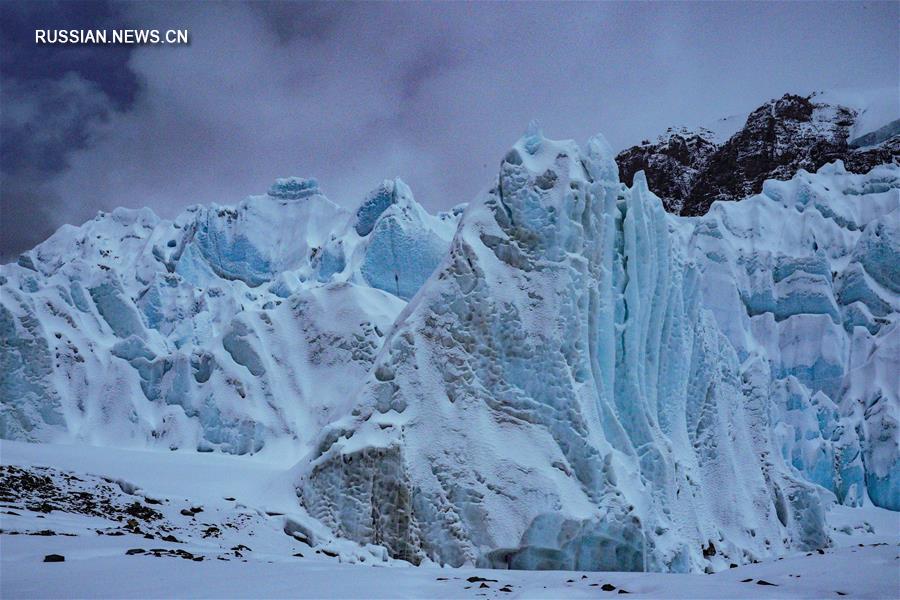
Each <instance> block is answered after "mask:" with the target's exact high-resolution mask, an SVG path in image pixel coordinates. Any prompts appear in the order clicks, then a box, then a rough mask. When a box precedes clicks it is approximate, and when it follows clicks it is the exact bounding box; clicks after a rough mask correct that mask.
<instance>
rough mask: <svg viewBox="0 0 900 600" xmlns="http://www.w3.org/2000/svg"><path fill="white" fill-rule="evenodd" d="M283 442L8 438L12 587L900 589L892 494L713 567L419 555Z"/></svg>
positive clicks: (825, 594)
mask: <svg viewBox="0 0 900 600" xmlns="http://www.w3.org/2000/svg"><path fill="white" fill-rule="evenodd" d="M272 456H274V455H270V456H268V457H259V456H256V457H242V456H228V455H221V454H200V453H193V452H153V451H138V450H117V449H110V448H98V447H89V446H61V445H51V444H26V443H20V442H10V441H2V442H0V458H2V480H0V497H2V498H0V529H2V535H0V596H2V597H3V598H53V597H79V598H82V597H103V598H152V597H173V596H177V597H214V598H225V597H266V598H270V597H303V598H321V597H339V598H467V597H489V598H490V597H509V598H561V597H565V598H582V597H585V598H587V597H590V598H598V597H599V598H603V597H612V596H614V595H615V596H618V595H620V594H624V592H628V593H629V594H630V595H631V596H630V597H635V598H639V597H655V598H661V597H664V598H838V597H841V596H842V595H846V596H847V597H851V598H897V597H898V596H900V514H898V513H895V512H890V511H885V510H883V509H878V508H874V507H864V508H850V507H845V506H833V507H832V508H831V509H830V511H829V513H828V523H829V526H830V528H831V529H832V531H831V536H832V538H833V540H834V542H835V545H834V547H832V548H829V549H826V550H824V551H823V553H818V552H812V553H800V554H797V555H791V556H786V557H784V558H781V559H777V560H774V561H769V562H760V563H757V564H749V565H744V566H739V567H735V568H731V569H726V570H724V571H722V572H719V573H715V574H711V575H675V574H662V573H599V572H587V573H582V572H569V571H500V570H485V569H473V568H460V569H449V568H440V567H437V566H421V567H411V566H409V565H408V564H406V563H403V562H400V561H393V560H390V559H387V558H386V557H384V556H383V554H379V550H378V549H377V548H375V547H368V548H364V547H361V546H358V545H356V544H352V543H350V542H347V541H342V540H336V539H333V538H331V537H330V535H329V534H328V532H325V531H322V530H321V529H317V527H316V526H315V525H314V521H312V520H310V519H309V518H308V516H307V515H306V514H305V513H303V511H302V509H300V507H299V506H298V503H297V498H296V495H295V493H294V490H293V489H292V487H291V485H290V483H289V482H290V479H289V478H286V477H284V473H285V470H286V469H287V468H289V466H290V463H291V461H290V460H289V461H281V462H278V461H277V460H275V459H273V458H272ZM42 503H43V504H44V505H43V506H42ZM49 532H52V533H53V534H52V535H51V534H50V533H49ZM148 536H149V537H148ZM169 536H172V537H169ZM167 537H168V538H169V540H172V539H175V540H176V541H165V539H164V538H167ZM129 550H131V551H132V553H131V554H128V551H129ZM138 550H140V552H138ZM50 554H58V555H61V556H63V557H65V560H64V562H44V560H45V556H47V555H50ZM761 582H765V583H761ZM769 584H772V585H769Z"/></svg>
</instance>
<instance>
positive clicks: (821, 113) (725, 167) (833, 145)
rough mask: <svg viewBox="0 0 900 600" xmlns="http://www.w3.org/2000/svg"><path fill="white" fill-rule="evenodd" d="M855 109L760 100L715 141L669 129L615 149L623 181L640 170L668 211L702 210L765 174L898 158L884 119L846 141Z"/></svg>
mask: <svg viewBox="0 0 900 600" xmlns="http://www.w3.org/2000/svg"><path fill="white" fill-rule="evenodd" d="M858 116H859V113H858V111H857V110H855V109H853V108H848V107H845V106H839V105H834V104H827V103H824V102H818V101H817V100H816V96H815V95H812V96H796V95H792V94H785V95H784V96H783V97H781V98H779V99H777V100H771V101H769V102H767V103H766V104H764V105H762V106H760V107H759V108H757V109H756V110H754V111H753V112H752V113H750V116H748V117H747V122H746V123H745V125H744V127H743V128H742V129H741V130H740V131H738V132H737V133H735V134H734V135H733V136H731V137H730V138H729V139H728V140H727V141H724V142H722V143H717V140H716V139H715V136H714V135H713V134H712V132H710V131H708V130H704V129H700V130H697V131H689V130H684V129H681V130H669V131H668V132H666V134H665V135H664V136H661V137H660V138H659V139H658V140H657V141H656V142H655V143H651V142H649V141H645V142H643V143H641V144H640V145H638V146H633V147H631V148H628V149H627V150H624V151H623V152H621V153H619V155H618V156H617V157H616V162H617V163H618V165H619V170H620V173H621V175H622V179H623V181H624V182H625V183H627V184H629V185H630V184H631V183H632V179H633V178H634V174H635V173H636V172H638V171H641V170H643V171H644V172H645V173H646V175H647V180H648V183H649V185H650V189H652V190H654V191H655V192H656V193H657V194H658V195H659V196H660V198H661V199H662V201H663V206H664V207H665V208H666V210H668V211H669V212H672V213H675V214H681V215H688V216H694V215H703V214H706V212H707V211H708V210H709V207H710V205H712V203H713V202H715V201H717V200H737V199H740V198H746V197H748V196H751V195H753V194H757V193H759V192H761V191H762V184H763V182H764V181H765V180H766V179H780V180H787V179H790V178H791V177H793V176H794V174H795V173H796V172H797V171H798V170H800V169H805V170H807V171H811V172H814V171H816V170H818V169H819V168H820V167H821V166H823V165H825V164H827V163H830V162H832V161H835V160H838V159H840V160H843V161H844V165H845V167H846V168H847V170H848V171H850V172H851V173H866V172H868V171H869V170H870V169H871V168H872V167H875V166H876V165H880V164H885V163H890V162H897V161H898V159H900V132H898V131H897V127H896V126H895V125H893V124H889V125H887V126H885V127H882V128H881V129H879V130H877V131H876V132H871V134H867V135H862V136H859V137H857V138H855V139H853V140H852V141H851V140H850V139H849V138H850V134H851V131H852V129H853V126H854V124H855V123H856V120H857V118H858Z"/></svg>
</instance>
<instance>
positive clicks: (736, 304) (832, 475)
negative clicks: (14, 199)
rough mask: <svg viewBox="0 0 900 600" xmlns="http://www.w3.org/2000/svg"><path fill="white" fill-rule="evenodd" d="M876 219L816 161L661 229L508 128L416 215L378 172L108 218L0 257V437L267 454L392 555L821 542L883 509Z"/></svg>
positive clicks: (721, 551) (891, 248) (896, 183)
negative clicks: (498, 148)
mask: <svg viewBox="0 0 900 600" xmlns="http://www.w3.org/2000/svg"><path fill="white" fill-rule="evenodd" d="M788 104H790V103H788ZM801 104H802V103H801ZM785 106H787V105H785ZM804 106H805V105H804ZM782 108H784V106H782ZM788 108H789V106H788ZM801 108H802V107H801ZM679 147H680V146H679V145H678V144H676V145H674V146H672V148H673V150H676V151H677V150H678V149H679ZM676 183H677V182H676ZM898 205H900V167H898V166H897V165H896V164H891V165H883V166H879V167H876V168H874V169H871V170H869V171H868V172H867V173H866V174H853V173H848V172H847V170H846V169H845V168H844V166H843V164H842V163H840V162H834V163H830V164H827V165H825V166H823V167H822V168H821V169H819V171H818V172H816V173H808V172H806V171H802V170H801V171H800V172H798V173H797V174H796V176H794V177H792V178H791V179H789V180H786V181H767V182H766V183H764V184H763V185H762V193H761V194H757V195H756V196H752V197H750V198H747V199H744V200H743V201H742V202H739V203H737V202H716V203H714V204H713V205H712V207H711V209H710V211H709V212H708V214H706V215H705V216H703V217H676V216H672V215H669V214H667V213H666V212H665V211H664V210H663V207H662V205H661V203H660V200H659V199H658V198H657V197H656V196H655V195H654V194H653V193H652V192H651V191H650V190H649V189H648V185H647V182H646V178H645V177H644V176H643V174H642V173H636V174H635V175H634V179H633V185H631V186H630V187H629V186H626V185H624V184H623V182H622V181H621V180H620V179H619V175H618V169H617V166H616V163H615V162H614V159H613V155H612V152H611V151H610V149H609V147H608V145H607V144H606V143H605V141H604V140H603V139H602V138H601V137H596V138H593V139H591V140H590V141H589V142H588V143H587V145H586V146H585V147H584V148H579V146H578V145H577V144H576V143H574V142H571V141H564V142H558V141H552V140H548V139H546V138H545V137H544V136H543V135H542V134H541V132H540V131H539V129H538V128H537V127H536V126H532V127H529V130H528V132H527V133H526V135H525V136H524V137H523V138H522V139H521V140H520V141H519V142H518V143H517V144H516V145H515V146H514V147H513V148H511V149H510V150H509V152H508V153H507V154H506V155H505V157H504V159H503V161H502V163H501V165H500V173H499V176H498V178H497V180H496V181H495V182H494V184H493V185H492V186H491V187H490V188H489V189H488V190H486V191H485V192H484V193H483V194H481V195H480V196H478V197H477V198H476V199H475V200H474V201H473V202H472V203H471V205H469V206H468V207H464V206H459V207H456V208H454V209H453V210H451V211H449V212H447V213H441V214H438V215H432V214H429V213H428V212H427V211H425V210H424V209H423V208H422V207H421V206H420V205H419V204H418V203H417V202H416V200H415V199H414V198H413V195H412V192H411V191H410V189H409V187H408V186H406V185H405V184H404V183H403V182H402V181H401V180H399V179H393V180H385V181H384V182H382V183H381V184H379V185H378V186H377V187H375V189H374V190H373V191H372V192H371V193H370V194H368V195H367V196H366V198H364V199H363V200H362V202H361V204H360V205H359V206H358V208H355V209H353V210H347V209H345V208H342V207H341V206H338V205H337V204H335V203H333V202H331V201H330V200H328V199H327V198H326V197H325V196H324V194H323V193H322V192H321V190H320V189H319V187H318V185H317V184H316V183H315V181H314V180H310V179H302V178H287V179H283V180H278V181H276V182H275V184H273V186H272V187H271V188H270V190H269V192H268V193H267V194H264V195H260V196H253V197H250V198H247V199H246V200H245V201H243V202H241V203H239V204H237V205H236V206H219V205H209V206H195V207H191V208H189V209H187V210H186V211H185V212H184V213H182V214H181V215H179V216H178V217H177V218H176V219H175V220H174V221H168V220H162V219H159V218H157V217H156V215H154V214H153V213H152V211H150V210H147V209H143V210H128V209H116V210H115V211H113V212H111V213H101V214H100V215H98V217H97V218H96V219H94V220H92V221H89V222H88V223H85V224H84V225H82V226H81V227H71V226H66V227H63V228H61V229H60V230H59V231H58V232H57V233H56V234H54V235H53V236H52V237H51V238H50V239H48V240H47V241H46V242H45V243H43V244H41V245H39V246H37V247H36V248H34V249H33V250H31V251H29V252H27V253H25V254H23V255H22V256H21V257H20V258H19V260H18V261H17V262H16V263H15V264H9V265H3V266H2V267H0V400H2V404H0V437H3V438H6V439H16V440H29V441H42V442H46V441H59V442H73V441H75V442H87V443H90V444H95V445H100V446H115V447H126V446H129V447H138V448H150V449H179V450H189V451H203V452H207V451H215V452H224V453H236V454H247V453H256V452H263V453H265V452H273V453H277V454H278V455H279V456H280V457H281V458H282V459H284V458H285V457H292V458H293V457H296V458H298V459H299V460H298V462H297V464H296V466H295V467H294V468H293V469H292V470H291V471H290V473H287V474H285V478H286V481H289V485H290V486H291V488H292V489H295V490H296V495H297V508H298V510H301V511H303V510H305V511H307V512H308V513H309V514H310V515H312V516H314V517H315V518H317V519H319V520H320V521H321V527H322V528H329V529H330V530H331V531H332V532H334V533H335V534H337V535H339V536H341V537H344V538H347V539H349V540H354V541H357V542H361V543H366V544H374V545H376V546H380V547H382V548H383V549H384V552H386V553H387V554H389V555H390V556H393V557H394V558H399V559H405V560H409V561H411V562H414V563H421V562H423V561H428V560H431V561H435V562H439V563H444V564H450V565H460V564H466V563H471V564H478V565H482V566H492V567H500V568H527V569H539V568H556V569H602V570H658V571H707V570H717V569H721V568H725V567H727V566H728V565H729V564H731V563H745V562H749V561H752V560H757V559H761V558H763V557H766V556H775V555H778V554H782V553H785V552H787V551H790V550H796V549H810V548H822V547H825V546H827V545H828V544H829V543H830V538H829V531H828V529H827V528H826V527H825V525H824V517H823V514H824V511H825V510H826V509H827V507H828V506H829V505H832V504H833V503H835V502H840V503H843V504H845V505H849V506H859V505H864V504H867V503H870V502H871V503H874V504H877V505H878V506H882V507H887V508H891V509H894V510H898V509H900V497H898V496H900V447H898V443H900V442H898V420H900V414H898V412H900V398H898V393H900V390H898V388H900V385H898V379H897V373H898V372H900V358H898V357H900V333H898V323H897V321H898V317H897V315H898V310H900V280H898V277H897V274H898V272H900V270H898V265H900V229H898V223H900V208H898ZM300 457H302V458H300ZM321 530H322V531H325V529H321Z"/></svg>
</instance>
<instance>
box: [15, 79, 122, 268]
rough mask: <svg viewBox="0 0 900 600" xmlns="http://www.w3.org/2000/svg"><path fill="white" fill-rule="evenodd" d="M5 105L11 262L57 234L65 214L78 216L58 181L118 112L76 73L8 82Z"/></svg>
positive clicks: (102, 94) (98, 91) (101, 93)
mask: <svg viewBox="0 0 900 600" xmlns="http://www.w3.org/2000/svg"><path fill="white" fill-rule="evenodd" d="M0 103H2V105H3V111H2V112H0V177H2V193H0V219H2V223H3V235H2V236H0V258H2V259H3V260H4V262H5V261H7V260H10V259H12V258H13V257H14V256H15V255H16V254H17V253H18V252H20V251H21V250H23V249H25V248H30V247H31V246H34V245H35V244H36V243H38V242H40V241H41V240H43V239H44V238H46V237H47V236H49V235H50V234H51V233H53V231H55V230H56V228H57V227H59V225H60V224H61V223H62V222H64V221H61V218H60V217H61V216H62V215H69V214H73V213H72V208H73V207H71V206H70V205H69V203H68V202H66V201H63V198H62V196H61V190H60V189H59V188H58V187H57V179H58V178H59V177H60V175H61V174H63V173H64V172H65V171H66V169H67V168H68V166H69V164H68V159H69V156H71V153H72V152H73V151H75V150H77V149H78V148H86V147H88V146H89V145H90V144H91V135H92V131H94V128H95V126H97V125H98V124H100V123H102V122H104V121H106V120H107V119H109V117H110V115H111V114H112V113H113V112H114V109H113V107H112V105H111V102H110V99H109V98H108V97H107V96H106V94H104V93H103V92H102V91H100V89H99V88H98V87H97V86H96V85H95V84H93V83H91V82H89V81H86V80H85V79H83V78H81V77H80V76H78V75H75V74H74V73H71V72H70V73H67V74H66V75H64V76H63V77H62V78H60V79H57V80H52V79H42V80H31V81H25V82H20V81H17V80H14V79H9V80H5V81H4V83H3V88H2V91H0ZM74 214H78V215H80V216H86V213H84V212H81V213H79V212H77V211H76V212H75V213H74ZM87 214H89V213H87Z"/></svg>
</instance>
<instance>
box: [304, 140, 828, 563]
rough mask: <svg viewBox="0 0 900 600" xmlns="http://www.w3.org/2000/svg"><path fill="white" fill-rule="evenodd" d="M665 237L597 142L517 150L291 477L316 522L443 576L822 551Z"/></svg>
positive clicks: (796, 480)
mask: <svg viewBox="0 0 900 600" xmlns="http://www.w3.org/2000/svg"><path fill="white" fill-rule="evenodd" d="M673 227H674V225H673V223H672V222H671V220H670V219H669V218H668V217H667V215H666V213H665V212H664V211H663V208H662V205H661V203H660V202H659V200H658V199H657V198H656V197H655V196H653V195H652V194H651V193H650V192H649V191H648V190H647V187H646V185H645V183H644V182H643V180H642V179H640V178H638V180H637V182H636V184H635V186H634V187H633V188H631V189H629V188H626V187H624V186H622V185H621V184H620V183H619V180H618V172H617V168H616V165H615V163H614V162H613V157H612V154H611V152H610V150H609V148H608V147H607V146H606V143H605V142H604V141H603V140H602V139H600V138H595V139H593V140H591V141H590V142H589V143H588V146H587V149H586V150H584V151H582V150H581V149H579V148H578V147H577V146H576V145H575V144H574V143H572V142H562V143H560V142H552V141H549V140H546V139H543V138H542V137H541V136H540V135H539V134H538V133H537V132H532V133H531V134H530V135H528V136H526V137H525V138H523V139H522V140H521V141H520V142H519V143H518V144H517V145H516V146H515V147H514V148H513V149H512V150H511V151H510V152H509V154H508V155H507V156H506V158H505V159H504V161H503V164H502V167H501V171H500V176H499V180H498V182H497V185H496V186H495V187H494V188H493V189H491V190H490V191H489V192H488V193H486V194H484V195H483V196H482V197H480V198H478V199H477V200H476V201H475V202H474V203H473V204H472V205H470V207H469V209H468V210H467V211H466V213H465V215H464V216H463V219H462V222H461V224H460V227H459V230H458V231H457V234H456V236H455V238H454V240H453V244H452V245H451V249H450V254H449V257H448V259H447V260H446V261H445V262H444V263H443V265H442V267H441V268H440V269H439V271H438V272H437V273H436V274H435V275H434V276H433V277H432V278H431V279H429V281H428V282H427V283H426V284H425V286H424V287H423V288H422V289H421V290H420V292H419V294H418V295H417V296H416V297H415V298H414V299H413V300H412V302H411V303H410V304H409V306H408V307H407V308H406V309H405V310H404V312H403V314H402V315H401V316H400V318H399V319H398V321H397V323H396V324H395V326H394V329H393V331H392V333H391V335H390V336H388V339H387V340H386V341H385V343H384V346H383V349H382V351H381V353H380V354H379V357H378V359H377V360H376V362H375V364H374V366H373V369H372V371H371V372H370V374H369V376H368V377H367V381H366V383H365V385H364V387H363V388H362V390H361V392H360V394H359V398H358V403H357V406H356V408H355V409H354V411H353V412H352V414H351V415H349V416H348V417H346V418H345V419H341V420H339V421H337V422H336V423H334V424H332V425H331V426H330V427H328V428H327V429H326V431H325V432H324V433H323V435H322V436H321V440H320V442H319V444H318V448H317V449H316V450H315V451H314V452H313V453H312V454H311V455H310V457H308V459H307V460H306V461H304V462H303V463H302V464H301V465H300V467H299V468H298V479H299V482H298V493H299V494H300V497H301V499H302V501H303V502H304V504H305V505H306V506H307V507H308V509H309V510H310V512H311V514H313V515H314V516H316V517H318V518H319V519H320V520H322V521H323V522H324V523H326V524H327V525H329V526H331V527H332V528H333V529H334V530H335V531H337V532H338V533H339V534H341V535H343V536H346V537H350V538H352V539H356V540H358V541H360V542H366V543H374V544H382V545H385V546H386V547H387V548H388V550H389V552H391V554H392V555H394V556H396V557H400V558H405V559H407V560H410V561H412V562H419V561H421V560H423V559H426V558H427V559H430V560H434V561H438V562H442V563H449V564H453V565H459V564H463V563H466V562H477V563H480V564H484V565H489V566H495V567H511V568H526V569H544V568H555V569H596V570H612V569H615V570H674V571H693V570H702V569H704V568H706V567H707V566H710V565H715V566H723V564H727V562H728V561H746V560H750V559H753V558H756V557H758V556H761V555H765V554H771V553H777V552H781V551H784V550H785V549H786V548H788V547H799V548H812V547H819V546H822V545H825V544H827V543H828V538H827V534H826V533H825V531H824V530H823V525H822V523H823V521H822V518H823V500H822V496H821V495H820V493H819V492H818V491H817V489H816V487H815V486H813V485H812V484H810V483H807V482H805V481H803V479H802V478H801V476H800V474H799V473H798V472H797V471H795V470H793V469H791V468H789V467H788V466H786V465H785V464H784V462H783V460H782V456H781V454H780V453H779V452H778V451H777V448H776V444H775V439H774V436H773V435H772V431H773V429H772V426H773V423H772V421H771V419H772V416H771V414H770V411H769V408H770V405H769V398H768V395H767V394H766V393H765V391H764V390H758V389H755V388H754V387H753V386H754V384H755V383H757V382H755V381H753V380H750V381H748V378H747V377H745V376H744V375H743V373H742V369H741V362H740V359H739V356H738V354H737V353H736V352H735V350H734V348H733V346H732V345H731V344H730V343H729V341H728V340H727V338H726V337H725V336H724V335H723V334H722V333H721V332H720V331H719V329H718V328H717V327H716V325H715V321H714V317H713V316H712V314H711V313H709V312H708V311H707V310H705V309H704V308H703V307H702V305H701V295H702V291H703V284H702V278H701V277H700V273H699V272H698V271H697V270H696V269H695V268H694V267H693V266H692V265H690V264H688V263H687V262H686V260H685V258H686V257H685V254H684V251H683V249H682V248H680V247H679V246H678V245H677V244H676V243H674V241H675V240H677V237H676V236H675V235H674V234H673V232H672V231H671V230H672V229H673ZM768 383H769V381H768V380H767V379H763V380H762V381H760V382H758V385H760V386H765V385H768Z"/></svg>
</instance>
